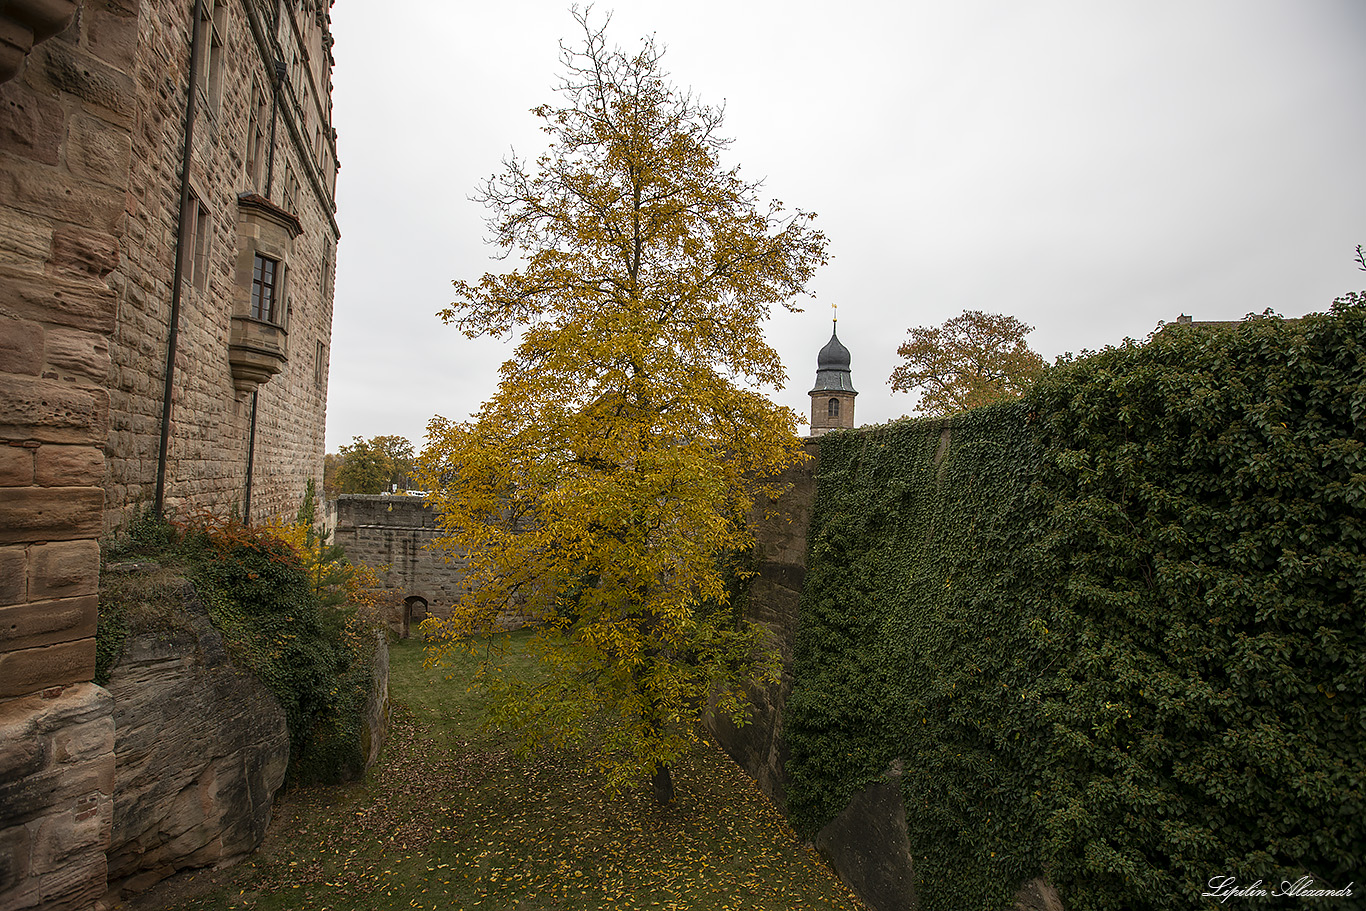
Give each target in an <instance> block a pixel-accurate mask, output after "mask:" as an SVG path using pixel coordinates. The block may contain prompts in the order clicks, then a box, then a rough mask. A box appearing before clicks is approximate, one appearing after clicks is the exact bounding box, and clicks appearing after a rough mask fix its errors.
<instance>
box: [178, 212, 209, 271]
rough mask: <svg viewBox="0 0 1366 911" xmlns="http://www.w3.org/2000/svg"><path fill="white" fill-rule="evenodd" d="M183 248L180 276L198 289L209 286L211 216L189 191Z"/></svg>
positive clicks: (183, 222)
mask: <svg viewBox="0 0 1366 911" xmlns="http://www.w3.org/2000/svg"><path fill="white" fill-rule="evenodd" d="M181 223H182V224H183V225H184V226H185V228H184V230H185V237H184V241H183V243H184V248H183V250H182V251H181V257H182V258H181V266H180V268H181V276H182V277H183V278H184V279H185V280H187V281H188V282H189V283H190V285H191V286H192V287H194V288H195V289H196V290H198V291H204V290H206V289H207V288H208V287H209V250H210V247H211V244H212V243H213V217H212V215H210V213H209V209H208V207H207V206H205V205H204V203H203V202H202V201H201V200H200V198H199V196H198V195H197V194H195V193H194V192H191V193H190V195H189V197H188V198H187V199H186V200H185V217H184V220H183V221H182V222H181Z"/></svg>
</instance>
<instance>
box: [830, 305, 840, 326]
mask: <svg viewBox="0 0 1366 911" xmlns="http://www.w3.org/2000/svg"><path fill="white" fill-rule="evenodd" d="M839 321H840V305H839V304H837V303H835V302H834V301H831V302H830V322H832V323H838V322H839Z"/></svg>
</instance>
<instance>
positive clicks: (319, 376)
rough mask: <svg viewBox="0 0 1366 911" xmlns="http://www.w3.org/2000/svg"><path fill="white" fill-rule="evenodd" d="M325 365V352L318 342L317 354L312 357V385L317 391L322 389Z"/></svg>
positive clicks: (325, 371)
mask: <svg viewBox="0 0 1366 911" xmlns="http://www.w3.org/2000/svg"><path fill="white" fill-rule="evenodd" d="M326 363H327V350H326V349H325V348H324V347H323V343H322V341H321V340H319V341H318V350H317V353H316V354H314V356H313V385H314V386H315V387H317V388H318V389H321V388H323V377H324V376H326V375H327V369H326Z"/></svg>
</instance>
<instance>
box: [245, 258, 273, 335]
mask: <svg viewBox="0 0 1366 911" xmlns="http://www.w3.org/2000/svg"><path fill="white" fill-rule="evenodd" d="M279 271H280V262H279V260H275V259H271V258H270V257H269V256H262V255H261V254H260V253H257V254H256V261H255V264H254V265H253V266H252V273H251V318H252V319H259V320H263V321H264V322H267V323H271V322H274V321H275V299H276V293H275V291H276V278H277V277H278V273H279Z"/></svg>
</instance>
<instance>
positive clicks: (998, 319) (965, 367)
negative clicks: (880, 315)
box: [891, 310, 1045, 415]
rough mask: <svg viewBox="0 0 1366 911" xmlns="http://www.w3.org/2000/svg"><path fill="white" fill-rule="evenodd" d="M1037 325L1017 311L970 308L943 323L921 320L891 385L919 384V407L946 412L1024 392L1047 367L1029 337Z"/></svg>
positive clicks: (905, 346) (905, 345)
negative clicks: (1020, 317)
mask: <svg viewBox="0 0 1366 911" xmlns="http://www.w3.org/2000/svg"><path fill="white" fill-rule="evenodd" d="M1033 331H1034V327H1033V326H1028V325H1025V323H1023V322H1022V321H1020V320H1018V319H1016V318H1015V317H1013V316H1002V315H1000V314H997V313H983V312H982V311H980V310H965V311H963V313H962V315H961V316H955V317H954V318H953V319H951V320H949V321H947V322H946V323H944V325H943V326H937V327H932V326H918V327H916V328H914V329H909V330H907V335H908V336H910V337H909V338H907V339H906V341H904V342H902V343H901V346H900V347H899V348H897V349H896V353H897V354H899V355H900V356H901V357H902V358H903V360H904V363H902V364H901V365H900V366H899V367H897V368H896V369H895V370H893V371H892V376H891V384H892V389H893V390H896V391H899V392H907V391H910V390H912V389H920V391H921V392H920V400H919V402H917V404H916V410H917V411H919V412H921V413H922V414H937V415H947V414H953V413H955V412H958V411H966V410H968V409H969V408H977V407H979V406H981V405H988V404H990V403H992V402H999V401H1002V400H1003V399H1010V398H1015V397H1017V396H1019V395H1020V394H1021V393H1023V392H1024V390H1025V389H1026V388H1027V387H1028V386H1029V384H1030V383H1031V382H1032V381H1033V379H1034V377H1036V376H1037V375H1038V374H1039V373H1040V372H1041V371H1042V370H1043V369H1044V366H1045V365H1044V360H1043V358H1041V357H1039V355H1038V354H1036V353H1035V352H1034V351H1033V350H1031V349H1030V347H1029V345H1028V344H1026V343H1025V340H1024V339H1025V336H1026V335H1028V334H1029V333H1031V332H1033Z"/></svg>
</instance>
